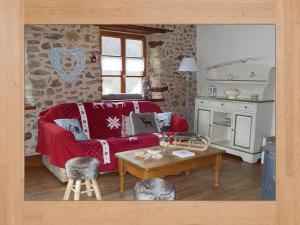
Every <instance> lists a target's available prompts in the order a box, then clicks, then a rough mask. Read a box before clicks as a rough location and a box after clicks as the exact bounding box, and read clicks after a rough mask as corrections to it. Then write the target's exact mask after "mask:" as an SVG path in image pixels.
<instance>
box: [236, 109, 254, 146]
mask: <svg viewBox="0 0 300 225" xmlns="http://www.w3.org/2000/svg"><path fill="white" fill-rule="evenodd" d="M234 121H235V122H234V129H233V132H234V137H233V146H234V147H238V148H242V149H244V150H246V151H248V150H250V147H251V136H252V135H251V133H252V116H247V115H240V114H235V120H234Z"/></svg>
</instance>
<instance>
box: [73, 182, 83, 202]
mask: <svg viewBox="0 0 300 225" xmlns="http://www.w3.org/2000/svg"><path fill="white" fill-rule="evenodd" d="M80 188H81V180H76V183H75V193H74V200H79V198H80Z"/></svg>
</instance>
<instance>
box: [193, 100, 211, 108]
mask: <svg viewBox="0 0 300 225" xmlns="http://www.w3.org/2000/svg"><path fill="white" fill-rule="evenodd" d="M208 105H210V104H209V101H207V100H205V99H196V107H199V106H208Z"/></svg>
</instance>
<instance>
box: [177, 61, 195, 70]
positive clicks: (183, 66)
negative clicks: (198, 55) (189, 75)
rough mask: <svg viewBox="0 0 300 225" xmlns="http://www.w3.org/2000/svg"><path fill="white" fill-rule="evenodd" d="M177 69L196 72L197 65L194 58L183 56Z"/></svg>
mask: <svg viewBox="0 0 300 225" xmlns="http://www.w3.org/2000/svg"><path fill="white" fill-rule="evenodd" d="M178 71H181V72H197V71H198V66H197V64H196V61H195V59H194V58H183V59H182V61H181V63H180V66H179V69H178Z"/></svg>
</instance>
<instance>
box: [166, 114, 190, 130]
mask: <svg viewBox="0 0 300 225" xmlns="http://www.w3.org/2000/svg"><path fill="white" fill-rule="evenodd" d="M170 131H171V132H188V131H189V124H188V122H187V121H186V119H185V118H183V117H182V116H176V115H173V116H172V119H171V130H170Z"/></svg>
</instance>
